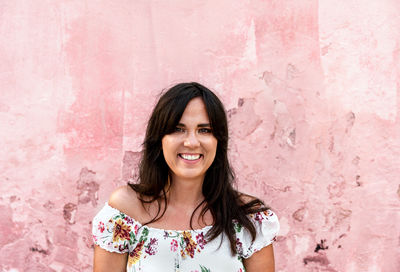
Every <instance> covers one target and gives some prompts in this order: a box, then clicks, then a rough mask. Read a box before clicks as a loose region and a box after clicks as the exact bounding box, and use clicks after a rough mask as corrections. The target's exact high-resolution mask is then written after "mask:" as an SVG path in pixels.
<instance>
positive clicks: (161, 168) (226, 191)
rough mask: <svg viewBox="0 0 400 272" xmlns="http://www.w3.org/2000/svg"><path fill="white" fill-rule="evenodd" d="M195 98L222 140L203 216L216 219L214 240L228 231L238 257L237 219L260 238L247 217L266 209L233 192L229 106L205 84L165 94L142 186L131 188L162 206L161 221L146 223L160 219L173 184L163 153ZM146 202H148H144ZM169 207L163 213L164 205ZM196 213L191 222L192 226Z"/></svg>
mask: <svg viewBox="0 0 400 272" xmlns="http://www.w3.org/2000/svg"><path fill="white" fill-rule="evenodd" d="M195 97H200V98H202V100H203V102H204V104H205V107H206V111H207V114H208V118H209V121H210V126H211V130H212V133H213V135H214V136H215V138H216V139H217V140H218V143H217V151H216V155H215V159H214V161H213V163H212V164H211V166H210V167H209V169H208V170H207V172H206V175H205V178H204V181H203V187H202V193H203V195H204V200H203V202H202V203H200V204H199V205H198V206H197V207H196V209H195V211H196V210H197V209H199V208H200V207H201V206H203V208H202V209H201V212H200V216H201V217H202V216H204V214H205V213H206V212H207V211H210V212H211V214H212V216H213V226H212V228H211V229H210V230H209V231H208V233H207V235H206V237H207V239H208V240H209V241H211V240H213V239H215V238H216V237H218V236H219V235H220V234H221V233H223V232H225V234H226V235H227V237H228V238H229V241H230V245H231V251H232V253H235V252H236V237H235V231H234V228H233V223H232V221H233V220H236V221H237V222H238V223H239V224H240V225H242V226H243V227H245V228H246V229H247V230H248V231H249V232H250V234H251V237H252V239H253V240H254V239H255V236H256V230H255V227H254V225H253V224H252V222H251V221H250V220H249V218H248V216H247V215H248V214H251V213H255V212H259V211H264V210H266V209H267V207H265V206H264V203H263V202H262V201H261V200H259V199H257V198H251V199H250V201H245V200H244V199H243V196H242V194H240V193H239V192H238V191H237V190H235V189H234V188H233V182H234V180H235V176H234V173H233V171H232V168H231V166H230V164H229V161H228V155H227V153H228V138H229V137H228V122H227V118H226V114H225V109H224V106H223V105H222V103H221V101H220V100H219V99H218V97H217V96H216V95H215V94H214V93H213V92H212V91H210V90H209V89H207V88H206V87H204V86H203V85H201V84H199V83H196V82H191V83H180V84H177V85H175V86H173V87H172V88H170V89H169V90H168V91H166V92H165V93H164V94H163V95H162V96H161V97H160V99H159V101H158V103H157V105H156V106H155V108H154V110H153V112H152V114H151V117H150V120H149V122H148V125H147V130H146V136H145V139H144V143H143V151H142V152H143V153H142V158H141V161H140V164H139V176H138V183H136V184H131V183H130V184H129V186H130V187H131V188H132V189H133V190H134V191H136V192H137V193H138V194H139V196H140V197H139V198H140V201H141V202H142V204H143V205H144V204H145V203H151V202H154V201H156V202H157V203H158V212H157V214H156V216H155V217H154V218H153V219H152V220H151V221H149V222H147V223H146V224H149V223H152V222H155V221H157V220H158V219H160V218H161V217H162V216H163V215H164V214H165V211H166V209H167V199H166V192H165V187H166V184H167V182H168V177H169V168H168V165H167V163H166V162H165V159H164V156H163V154H162V150H161V140H162V138H163V137H164V136H165V135H167V134H170V133H172V132H174V131H175V128H176V126H177V125H178V123H179V121H180V119H181V117H182V114H183V112H184V110H185V108H186V106H187V104H188V103H189V101H190V100H192V99H193V98H195ZM145 198H146V199H145ZM162 202H164V208H163V210H162V211H161V203H162ZM195 211H193V213H192V216H191V218H190V226H191V228H192V229H193V227H192V220H193V215H194V213H195Z"/></svg>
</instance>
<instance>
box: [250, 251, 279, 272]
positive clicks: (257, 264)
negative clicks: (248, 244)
mask: <svg viewBox="0 0 400 272" xmlns="http://www.w3.org/2000/svg"><path fill="white" fill-rule="evenodd" d="M243 264H244V267H245V268H246V272H275V261H274V249H273V247H272V244H270V245H269V246H266V247H264V248H263V249H261V250H260V251H257V252H255V253H254V254H253V255H251V256H250V257H249V258H248V259H243Z"/></svg>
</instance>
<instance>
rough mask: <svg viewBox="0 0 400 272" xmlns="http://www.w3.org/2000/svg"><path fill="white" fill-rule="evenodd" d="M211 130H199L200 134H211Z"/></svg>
mask: <svg viewBox="0 0 400 272" xmlns="http://www.w3.org/2000/svg"><path fill="white" fill-rule="evenodd" d="M211 132H212V131H211V129H210V128H201V129H199V133H211Z"/></svg>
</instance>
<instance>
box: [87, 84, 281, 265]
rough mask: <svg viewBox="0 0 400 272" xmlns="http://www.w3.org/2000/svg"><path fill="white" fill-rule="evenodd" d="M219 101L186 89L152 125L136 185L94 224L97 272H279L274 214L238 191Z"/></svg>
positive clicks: (116, 195)
mask: <svg viewBox="0 0 400 272" xmlns="http://www.w3.org/2000/svg"><path fill="white" fill-rule="evenodd" d="M228 138H229V137H228V127H227V119H226V114H225V110H224V107H223V105H222V103H221V101H220V100H219V99H218V98H217V96H215V94H214V93H213V92H211V91H210V90H209V89H207V88H206V87H204V86H202V85H200V84H198V83H195V82H192V83H181V84H178V85H176V86H174V87H172V88H171V89H169V90H168V91H167V92H166V93H164V94H163V95H162V96H161V98H160V100H159V101H158V103H157V105H156V107H155V108H154V110H153V113H152V115H151V117H150V120H149V123H148V126H147V130H146V136H145V141H144V144H143V154H142V159H141V162H140V167H139V168H140V172H139V178H138V182H137V183H135V184H128V185H127V186H124V187H121V188H118V189H117V190H116V191H114V192H113V193H112V194H111V196H110V199H109V201H108V202H107V203H106V204H105V206H104V207H103V209H102V210H101V211H100V212H99V213H98V214H97V215H96V217H95V218H94V220H93V237H94V241H95V244H96V246H95V253H94V254H95V256H94V271H146V272H152V271H167V272H168V271H171V272H172V271H185V272H186V271H187V272H192V271H202V272H203V271H213V272H218V271H224V272H225V271H235V272H236V271H245V270H246V271H247V272H254V271H257V272H263V271H264V272H271V271H274V255H273V249H272V242H273V241H274V240H275V237H276V235H277V232H278V230H279V222H278V219H277V216H276V215H275V213H273V212H272V211H271V210H270V209H268V208H267V207H266V206H264V203H263V202H262V201H261V200H259V199H257V198H255V197H252V196H248V195H244V194H242V193H240V192H238V191H237V190H235V189H234V188H233V185H232V184H233V182H234V175H233V171H232V169H231V167H230V164H229V161H228V156H227V150H228Z"/></svg>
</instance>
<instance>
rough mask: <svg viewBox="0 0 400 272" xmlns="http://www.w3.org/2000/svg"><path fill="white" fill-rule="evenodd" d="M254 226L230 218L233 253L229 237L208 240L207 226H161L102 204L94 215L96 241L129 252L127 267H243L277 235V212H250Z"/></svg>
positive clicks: (236, 271)
mask: <svg viewBox="0 0 400 272" xmlns="http://www.w3.org/2000/svg"><path fill="white" fill-rule="evenodd" d="M250 219H251V221H252V222H253V223H254V225H255V227H256V230H257V237H256V239H255V240H254V242H251V235H250V233H249V232H248V231H247V230H246V229H245V228H243V227H242V226H241V225H239V224H238V223H237V222H233V224H234V229H235V231H236V248H237V252H238V254H235V255H232V254H231V248H230V243H229V239H228V238H227V237H226V236H225V234H221V235H220V237H221V238H223V239H222V243H221V239H219V237H217V238H216V239H214V240H212V241H206V239H205V236H206V233H207V231H208V230H209V229H211V226H206V227H204V228H202V229H199V230H184V231H177V230H163V229H157V228H152V227H148V226H142V225H141V224H140V223H139V222H137V221H135V219H133V218H131V217H129V216H128V215H126V214H124V213H122V212H120V211H119V210H117V209H115V208H113V207H111V206H109V205H108V203H107V202H106V204H105V205H104V207H103V208H102V209H101V211H100V212H99V213H98V214H97V215H96V216H95V217H94V219H93V226H92V227H93V229H92V233H93V239H94V243H95V244H96V245H98V246H100V247H101V248H103V249H105V250H107V251H110V252H118V253H128V254H129V255H128V262H127V268H126V270H127V271H128V272H133V271H135V272H137V271H144V272H160V271H163V272H173V271H181V272H227V271H233V272H244V271H245V269H244V267H243V263H242V259H243V258H248V257H250V256H251V255H252V254H253V253H254V252H256V251H258V250H260V249H262V248H263V247H266V246H267V245H269V244H271V243H272V242H273V241H275V239H276V235H277V233H278V230H279V222H278V218H277V216H276V215H275V213H273V212H272V211H271V210H268V211H265V212H259V213H256V214H252V215H250Z"/></svg>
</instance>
